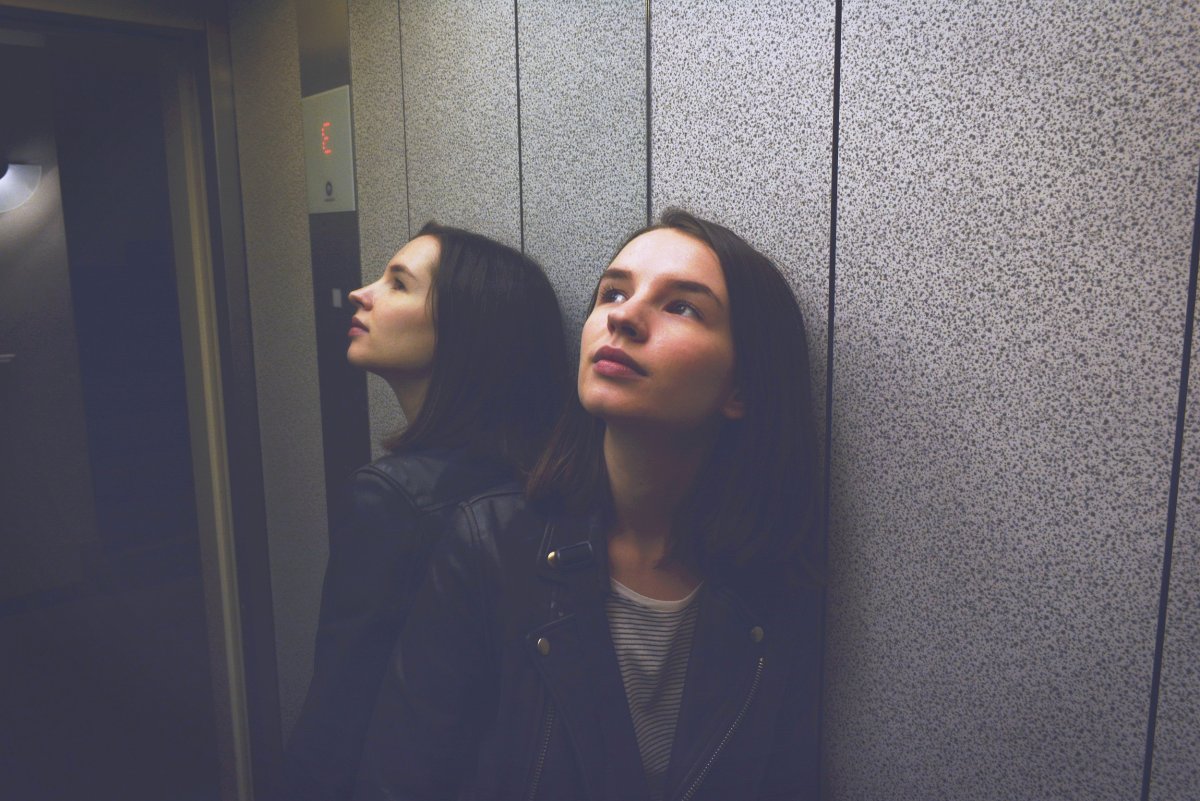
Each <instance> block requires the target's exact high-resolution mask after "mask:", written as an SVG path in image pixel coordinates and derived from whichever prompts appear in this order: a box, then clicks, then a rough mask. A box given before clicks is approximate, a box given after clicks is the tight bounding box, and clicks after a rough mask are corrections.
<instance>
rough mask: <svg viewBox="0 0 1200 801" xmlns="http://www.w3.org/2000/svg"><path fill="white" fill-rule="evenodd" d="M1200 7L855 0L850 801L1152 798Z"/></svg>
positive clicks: (837, 770) (845, 120)
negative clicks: (1146, 774)
mask: <svg viewBox="0 0 1200 801" xmlns="http://www.w3.org/2000/svg"><path fill="white" fill-rule="evenodd" d="M1196 25H1197V4H1195V3H1188V4H1178V3H1177V4H1172V5H1170V6H1167V5H1164V4H1161V3H1157V2H1122V3H1115V2H1106V3H1078V4H1014V3H1008V2H980V3H975V4H972V5H971V6H969V7H968V6H964V5H962V4H957V3H944V2H939V3H929V2H924V0H922V1H921V2H918V1H917V0H911V1H910V2H891V3H887V4H873V3H847V4H846V6H845V16H844V28H843V51H842V52H843V61H842V95H841V103H842V105H841V113H842V131H841V150H840V164H841V179H840V202H839V230H838V242H837V253H838V272H837V278H838V286H837V309H836V322H837V328H836V334H835V355H834V412H835V414H834V421H835V428H834V432H833V457H834V510H833V514H834V518H833V519H834V528H833V532H832V534H831V571H832V576H831V581H830V610H829V638H830V641H829V650H828V652H827V666H828V672H827V681H826V698H825V701H826V767H827V773H828V777H829V783H830V792H829V793H828V794H827V795H828V798H830V799H837V801H841V800H842V799H888V800H889V801H896V800H899V799H920V800H922V801H923V800H924V799H930V798H970V799H977V800H979V801H985V800H986V799H997V800H999V799H1004V800H1005V801H1008V800H1009V799H1013V798H1030V799H1033V798H1036V799H1049V798H1054V799H1060V798H1067V799H1087V800H1088V801H1095V800H1096V799H1114V800H1115V799H1122V800H1124V799H1130V798H1136V797H1137V796H1138V793H1139V789H1140V783H1141V773H1142V755H1143V749H1144V742H1145V741H1144V738H1145V733H1146V722H1147V714H1148V698H1149V687H1150V678H1151V666H1152V661H1153V649H1154V633H1155V621H1156V614H1157V605H1158V589H1159V571H1160V568H1161V559H1162V550H1163V549H1162V545H1163V529H1164V523H1165V520H1166V513H1167V509H1166V505H1167V493H1168V486H1169V477H1170V463H1171V443H1172V437H1173V432H1174V419H1175V404H1176V390H1177V384H1178V376H1179V352H1180V332H1181V331H1182V325H1183V314H1184V308H1185V300H1186V298H1185V295H1186V280H1187V275H1186V264H1187V258H1188V250H1189V245H1190V240H1191V230H1192V215H1193V199H1194V192H1195V170H1196V164H1197V159H1198V157H1200V150H1198V146H1197V145H1198V143H1197V139H1196V131H1197V130H1200V116H1198V115H1200V83H1197V81H1196V76H1197V75H1198V74H1200V36H1197V35H1196V30H1197V28H1196Z"/></svg>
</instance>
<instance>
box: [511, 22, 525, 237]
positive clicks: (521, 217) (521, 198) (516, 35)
mask: <svg viewBox="0 0 1200 801" xmlns="http://www.w3.org/2000/svg"><path fill="white" fill-rule="evenodd" d="M518 2H519V0H513V45H514V47H515V48H516V53H515V55H514V59H513V61H514V63H515V64H516V78H517V220H518V225H519V228H520V232H521V233H520V236H521V252H522V253H524V252H525V149H524V147H523V145H522V142H521V15H520V11H519V9H518V7H517V4H518Z"/></svg>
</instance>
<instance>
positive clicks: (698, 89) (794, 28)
mask: <svg viewBox="0 0 1200 801" xmlns="http://www.w3.org/2000/svg"><path fill="white" fill-rule="evenodd" d="M651 25H652V31H651V45H652V47H651V69H650V74H651V92H652V101H653V105H652V108H651V115H650V116H651V124H650V131H651V136H652V138H653V142H652V144H653V147H652V153H651V171H652V175H653V188H652V192H653V196H652V198H651V208H652V209H653V211H654V213H655V214H656V215H657V214H659V213H661V212H662V210H663V209H664V208H666V207H668V206H682V207H683V208H686V209H688V210H690V211H694V212H696V213H697V214H700V215H701V216H705V217H709V218H711V219H713V220H715V221H717V222H720V223H723V224H725V225H727V226H729V227H730V228H732V229H733V230H734V231H736V232H737V233H738V234H740V235H741V236H743V237H744V238H745V239H746V240H747V241H749V242H750V244H752V245H754V246H755V247H757V248H759V249H760V250H762V251H763V252H764V253H766V254H767V255H768V256H770V257H771V258H772V259H774V261H775V262H776V263H777V264H778V265H779V267H780V268H781V269H782V270H783V271H784V273H785V274H786V275H787V277H788V281H789V283H791V285H792V288H793V290H794V291H795V293H796V297H797V298H798V299H799V300H800V306H801V308H802V309H803V310H804V318H805V322H806V323H807V324H808V332H809V353H810V355H811V361H812V365H813V390H814V394H815V401H816V404H817V419H818V424H819V425H820V426H821V429H822V430H823V429H824V423H823V422H821V421H822V420H823V418H824V408H825V402H824V396H825V349H826V344H825V343H826V336H825V329H826V321H827V314H826V308H827V306H828V300H827V298H828V292H829V186H830V172H831V166H830V162H831V152H832V150H831V147H832V144H831V142H832V136H833V33H834V3H833V2H832V0H821V1H820V2H812V3H779V2H770V1H769V0H746V2H739V3H728V4H724V3H710V2H703V1H702V0H691V1H688V2H683V1H678V2H657V3H654V5H653V10H652V13H651Z"/></svg>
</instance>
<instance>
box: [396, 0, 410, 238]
mask: <svg viewBox="0 0 1200 801" xmlns="http://www.w3.org/2000/svg"><path fill="white" fill-rule="evenodd" d="M396 30H397V33H398V35H397V41H398V42H399V44H400V136H401V141H402V147H403V149H404V213H405V215H406V217H407V219H408V237H407V238H408V239H412V233H413V230H412V197H411V195H410V194H409V189H408V185H409V181H408V106H407V103H408V92H406V91H404V22H403V20H401V19H400V0H396Z"/></svg>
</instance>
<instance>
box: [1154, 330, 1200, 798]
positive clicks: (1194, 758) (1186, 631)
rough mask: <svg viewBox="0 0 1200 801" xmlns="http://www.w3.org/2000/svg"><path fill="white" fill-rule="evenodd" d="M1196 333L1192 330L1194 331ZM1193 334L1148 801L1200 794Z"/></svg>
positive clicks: (1199, 484)
mask: <svg viewBox="0 0 1200 801" xmlns="http://www.w3.org/2000/svg"><path fill="white" fill-rule="evenodd" d="M1195 336H1196V335H1195V334H1193V337H1195ZM1198 345H1200V342H1197V340H1196V339H1195V338H1194V339H1193V340H1192V358H1191V368H1190V370H1189V373H1190V376H1189V381H1188V410H1187V414H1186V416H1185V427H1184V434H1183V460H1182V462H1181V464H1180V471H1179V498H1178V501H1177V506H1176V517H1175V545H1174V548H1173V549H1172V559H1171V589H1170V599H1169V603H1168V606H1167V629H1166V638H1165V639H1164V641H1163V666H1162V684H1161V685H1160V687H1159V696H1158V725H1157V726H1156V727H1155V735H1154V769H1153V771H1152V772H1151V786H1150V787H1151V789H1150V798H1151V799H1152V801H1188V800H1189V799H1194V798H1196V797H1197V796H1200V376H1198V375H1197V373H1200V357H1197V355H1196V353H1197V350H1200V348H1198V347H1197V346H1198Z"/></svg>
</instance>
